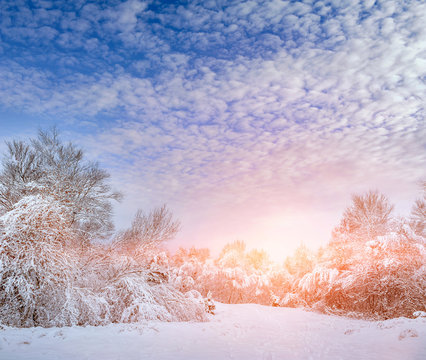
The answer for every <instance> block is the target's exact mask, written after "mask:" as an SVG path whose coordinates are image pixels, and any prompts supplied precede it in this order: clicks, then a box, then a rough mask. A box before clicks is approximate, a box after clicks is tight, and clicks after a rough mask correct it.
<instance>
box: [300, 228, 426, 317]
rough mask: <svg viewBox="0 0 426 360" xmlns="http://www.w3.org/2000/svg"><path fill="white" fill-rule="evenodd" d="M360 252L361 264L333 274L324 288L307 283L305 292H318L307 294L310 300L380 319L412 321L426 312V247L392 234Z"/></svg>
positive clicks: (332, 307) (329, 307) (420, 243)
mask: <svg viewBox="0 0 426 360" xmlns="http://www.w3.org/2000/svg"><path fill="white" fill-rule="evenodd" d="M405 235H407V234H405ZM359 251H360V252H361V253H360V254H359V259H362V260H359V261H358V262H356V263H354V264H352V266H351V267H350V268H349V269H347V270H344V271H339V273H338V274H337V273H334V270H333V281H327V282H326V284H325V286H324V284H323V285H321V283H318V282H314V283H312V282H311V283H309V281H308V282H307V281H306V280H308V279H305V281H304V282H302V285H305V289H306V288H307V286H306V285H310V287H308V288H310V289H313V288H315V289H316V290H315V291H312V290H311V291H310V292H308V293H309V294H314V297H311V298H308V300H309V301H311V302H314V301H315V300H317V301H318V300H323V301H324V302H325V304H326V306H327V308H328V309H330V310H332V311H336V312H344V313H353V314H355V313H358V314H363V315H364V316H367V317H371V318H381V319H386V318H392V317H398V316H406V317H412V316H413V313H414V312H416V311H425V310H426V308H425V299H426V266H425V265H424V264H426V251H425V246H424V243H422V242H418V241H416V240H415V239H412V238H407V237H406V236H403V235H402V234H400V233H390V234H389V235H387V236H381V237H377V238H376V239H375V240H373V241H369V242H367V243H366V244H365V246H364V247H363V248H362V250H359ZM329 270H330V269H329ZM312 278H313V279H315V274H313V275H312V276H311V277H310V279H312ZM315 284H318V285H315ZM311 304H312V303H311Z"/></svg>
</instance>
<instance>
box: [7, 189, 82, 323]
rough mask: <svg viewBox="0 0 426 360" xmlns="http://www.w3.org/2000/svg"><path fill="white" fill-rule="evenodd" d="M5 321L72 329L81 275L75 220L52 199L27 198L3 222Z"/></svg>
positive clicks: (38, 196)
mask: <svg viewBox="0 0 426 360" xmlns="http://www.w3.org/2000/svg"><path fill="white" fill-rule="evenodd" d="M0 223H1V229H2V233H1V237H0V321H1V322H3V323H4V324H7V325H13V326H37V325H41V326H52V325H55V326H61V325H67V324H69V322H70V319H71V318H72V314H73V311H69V310H70V309H69V308H68V307H67V304H68V299H69V297H68V296H67V294H68V292H69V289H70V286H71V287H72V285H73V283H74V279H75V278H76V276H77V275H78V268H77V267H76V263H75V259H76V256H75V255H76V254H75V253H74V252H73V251H72V250H71V249H72V245H73V240H74V238H75V236H74V234H73V232H72V231H70V223H69V217H68V214H67V213H66V209H64V207H63V206H61V204H59V203H58V202H57V201H56V200H55V199H53V198H51V197H42V196H41V195H36V196H33V195H31V196H27V197H24V198H23V199H22V200H20V201H19V202H18V203H17V204H15V206H14V208H13V209H12V210H11V211H9V212H7V213H6V214H4V215H3V216H2V217H1V218H0Z"/></svg>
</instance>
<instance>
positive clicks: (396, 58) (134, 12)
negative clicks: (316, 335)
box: [0, 0, 426, 253]
mask: <svg viewBox="0 0 426 360" xmlns="http://www.w3.org/2000/svg"><path fill="white" fill-rule="evenodd" d="M425 23H426V5H425V4H424V2H423V1H394V0H386V1H374V0H368V1H356V0H350V1H349V0H348V1H344V0H342V1H339V0H335V1H282V0H266V1H260V0H259V1H220V0H218V1H213V0H212V1H208V0H206V1H132V0H129V1H125V2H124V1H102V2H97V1H92V2H90V1H19V0H18V1H16V0H15V1H7V0H2V1H1V2H0V35H1V36H0V138H1V139H9V138H11V137H26V136H32V135H34V134H35V133H36V130H37V128H38V127H43V128H46V127H48V126H51V125H57V126H58V127H59V129H60V130H61V131H62V133H63V137H64V138H66V139H68V140H72V141H74V142H76V143H78V144H79V145H80V146H82V147H83V148H84V149H86V153H87V155H88V157H89V158H90V159H94V160H98V161H100V163H101V164H102V166H103V167H106V168H107V169H109V170H110V172H111V173H112V179H113V180H112V181H113V183H114V185H115V186H116V187H117V188H118V189H123V192H124V193H125V195H126V198H125V200H124V201H123V203H122V204H120V205H118V206H116V222H117V226H118V227H119V228H120V227H123V226H126V225H128V224H129V223H130V219H131V217H132V216H133V214H134V212H135V210H136V209H137V208H143V209H147V210H149V209H150V208H152V207H154V206H157V205H160V204H162V203H167V204H168V205H169V207H170V208H171V209H172V210H173V212H174V213H175V214H176V216H177V217H178V218H180V219H181V221H182V226H183V227H182V231H181V233H180V235H179V237H178V238H177V240H176V241H175V243H174V246H177V245H179V244H184V245H189V244H196V245H198V246H209V247H212V248H219V247H220V246H222V245H223V244H224V243H226V242H227V241H233V240H235V239H243V240H246V241H247V242H248V244H249V246H257V247H264V248H266V249H267V250H269V251H270V252H274V253H285V252H286V251H290V250H292V249H294V247H295V246H297V245H298V244H299V243H300V242H301V241H303V242H305V243H306V244H308V245H311V246H318V245H320V244H323V243H325V242H326V241H327V240H328V239H329V234H330V232H331V229H332V227H333V225H336V224H337V222H338V220H339V217H340V215H341V213H342V211H343V209H344V207H345V206H346V205H347V204H348V203H349V201H350V195H351V194H352V193H356V192H363V191H366V190H369V189H379V190H381V191H382V192H384V193H385V194H386V195H388V196H389V198H390V199H391V200H393V201H394V202H396V204H397V210H398V211H399V212H400V213H402V214H404V213H407V212H408V211H409V208H410V206H411V203H412V202H413V200H414V199H415V197H416V195H417V193H418V190H419V189H418V184H417V182H418V181H419V180H420V179H422V178H425V169H426V166H425V165H426V161H425V160H426V151H425V140H424V139H425V138H426V136H425V135H426V134H425V133H426V126H425V103H426V101H425V100H426V85H425V81H426V30H425V27H424V24H425ZM2 146H3V145H0V150H2ZM3 149H4V146H3Z"/></svg>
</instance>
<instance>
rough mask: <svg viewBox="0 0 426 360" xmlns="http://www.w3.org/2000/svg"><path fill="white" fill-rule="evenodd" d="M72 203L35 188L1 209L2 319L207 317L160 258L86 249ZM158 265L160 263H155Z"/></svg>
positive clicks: (22, 323) (54, 322)
mask: <svg viewBox="0 0 426 360" xmlns="http://www.w3.org/2000/svg"><path fill="white" fill-rule="evenodd" d="M67 211H68V208H67V207H65V206H62V204H61V203H60V202H58V201H57V200H56V199H54V198H53V197H48V196H42V195H31V196H27V197H24V198H23V199H22V200H20V201H19V202H18V203H17V204H16V205H15V206H14V208H13V209H12V210H11V211H9V212H7V213H6V214H4V215H3V216H2V217H0V224H1V225H0V228H1V237H0V322H1V323H4V324H6V325H11V326H19V327H27V326H45V327H48V326H69V325H103V324H108V323H110V322H136V321H143V320H152V319H155V320H161V321H186V320H203V319H204V318H205V309H204V302H203V301H202V300H197V299H194V298H189V297H186V296H185V294H183V293H182V292H180V291H179V290H178V289H176V288H175V287H174V286H173V284H172V283H170V282H169V281H168V277H167V276H165V275H164V272H162V271H161V269H160V268H159V266H161V261H159V259H160V258H161V256H157V257H156V259H157V260H156V262H155V264H154V263H152V262H151V264H150V263H149V261H142V262H141V261H139V260H140V257H141V254H140V253H138V256H137V258H134V257H131V256H129V255H128V254H124V253H122V252H121V251H119V250H117V249H115V248H114V247H113V246H111V247H106V246H101V245H90V246H87V247H86V248H85V251H84V252H82V251H81V247H80V243H79V241H80V239H76V234H75V232H74V231H73V230H72V229H73V228H72V226H71V224H70V217H69V214H68V212H67ZM154 265H155V266H154Z"/></svg>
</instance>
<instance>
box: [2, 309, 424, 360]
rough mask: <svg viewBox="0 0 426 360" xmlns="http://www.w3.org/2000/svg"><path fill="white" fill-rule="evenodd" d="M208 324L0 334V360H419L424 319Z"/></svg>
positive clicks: (287, 318) (231, 313) (250, 312)
mask: <svg viewBox="0 0 426 360" xmlns="http://www.w3.org/2000/svg"><path fill="white" fill-rule="evenodd" d="M217 305H218V308H217V315H215V316H213V317H212V319H211V321H210V322H206V323H156V322H155V323H153V322H151V323H147V324H139V325H110V326H105V327H85V328H83V327H74V328H50V329H44V328H32V329H14V328H6V329H3V330H0V359H2V360H19V359H31V360H37V359H43V360H50V359H61V360H67V359H78V360H84V359H94V360H98V359H102V360H108V359H114V360H118V359H123V360H124V359H125V360H132V359H173V360H175V359H244V360H249V359H374V360H378V359H404V360H410V359H424V358H425V357H424V356H425V354H426V319H425V318H423V319H416V320H410V319H405V318H399V319H393V320H387V321H382V322H367V321H361V320H351V319H345V318H341V317H337V316H327V315H320V314H316V313H312V312H306V311H303V310H300V309H288V308H273V307H266V306H261V305H253V304H247V305H223V304H217Z"/></svg>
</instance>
